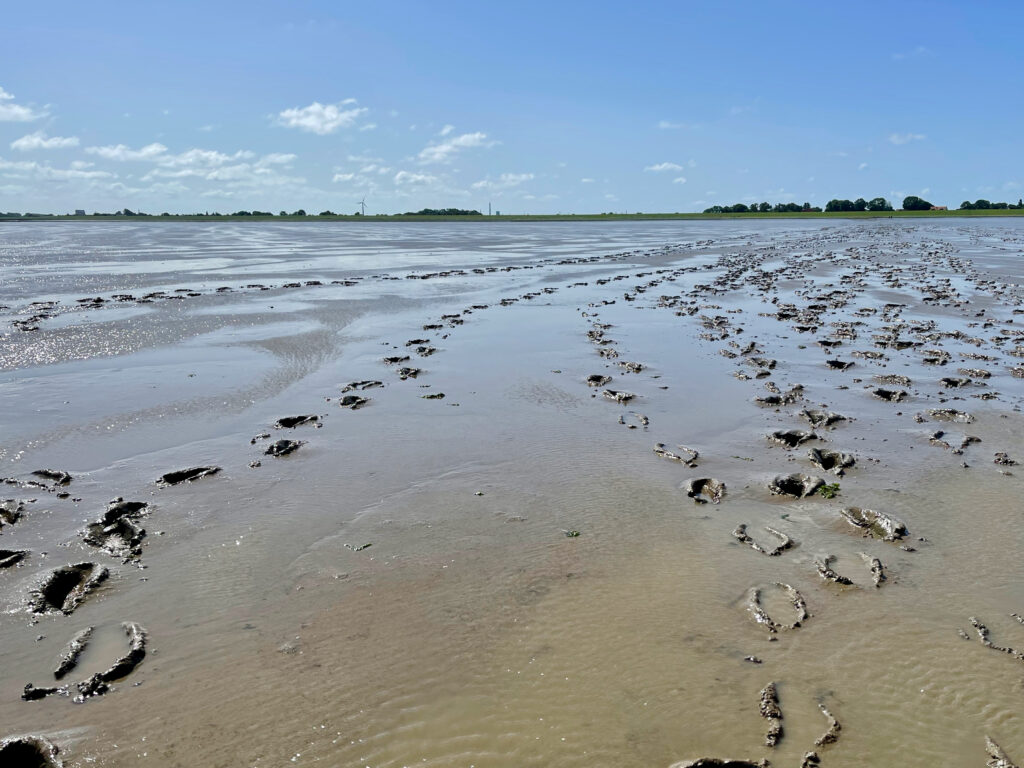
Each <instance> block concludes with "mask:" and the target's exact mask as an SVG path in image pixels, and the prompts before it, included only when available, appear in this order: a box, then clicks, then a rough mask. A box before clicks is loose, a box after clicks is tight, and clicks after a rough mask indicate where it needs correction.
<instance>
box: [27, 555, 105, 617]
mask: <svg viewBox="0 0 1024 768" xmlns="http://www.w3.org/2000/svg"><path fill="white" fill-rule="evenodd" d="M108 575H110V572H109V571H108V570H107V569H106V568H104V567H103V566H101V565H97V564H96V563H76V564H74V565H66V566H63V567H62V568H57V569H55V570H53V571H51V572H50V573H49V575H47V576H46V577H45V578H44V579H43V581H42V582H41V583H40V584H39V586H38V587H36V588H35V589H34V590H33V591H32V593H31V595H30V596H29V602H28V607H29V608H30V609H31V610H32V612H33V613H64V614H68V613H71V612H72V611H74V610H75V608H77V607H78V606H79V604H81V602H82V601H83V600H85V598H86V597H87V596H88V595H89V593H90V592H92V591H93V590H94V589H96V587H98V586H99V585H100V584H101V583H103V581H104V580H105V579H106V578H107V576H108Z"/></svg>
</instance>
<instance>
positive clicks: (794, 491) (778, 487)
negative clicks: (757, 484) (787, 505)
mask: <svg viewBox="0 0 1024 768" xmlns="http://www.w3.org/2000/svg"><path fill="white" fill-rule="evenodd" d="M823 485H825V481H824V480H823V479H822V478H820V477H814V476H812V475H804V474H801V473H799V472H794V473H793V474H791V475H778V476H776V477H775V478H774V479H773V480H772V481H771V482H770V483H769V484H768V490H769V491H771V492H772V493H773V494H774V495H776V496H792V497H794V498H797V499H802V498H804V497H805V496H813V495H814V494H815V493H817V492H818V489H819V488H821V487H822V486H823Z"/></svg>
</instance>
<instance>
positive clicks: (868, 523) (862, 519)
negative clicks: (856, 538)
mask: <svg viewBox="0 0 1024 768" xmlns="http://www.w3.org/2000/svg"><path fill="white" fill-rule="evenodd" d="M839 514H840V515H842V516H843V518H844V519H845V520H846V521H847V522H848V523H849V524H850V525H852V526H854V527H855V528H860V529H861V530H862V531H864V535H865V536H870V537H872V538H875V539H881V540H882V541H899V540H901V539H903V537H904V536H909V535H910V532H909V531H908V530H907V526H906V525H904V524H903V522H902V521H900V520H897V519H896V518H895V517H892V516H891V515H887V514H885V513H884V512H876V511H875V510H873V509H861V508H860V507H847V508H845V509H841V510H839Z"/></svg>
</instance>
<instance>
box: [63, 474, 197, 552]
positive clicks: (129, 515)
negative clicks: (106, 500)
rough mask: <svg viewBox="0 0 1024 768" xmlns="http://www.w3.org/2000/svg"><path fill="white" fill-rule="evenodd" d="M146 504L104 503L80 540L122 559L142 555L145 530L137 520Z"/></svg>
mask: <svg viewBox="0 0 1024 768" xmlns="http://www.w3.org/2000/svg"><path fill="white" fill-rule="evenodd" d="M186 471H187V470H186ZM148 506H149V505H148V504H146V502H144V501H125V500H124V499H122V498H117V499H114V500H113V501H112V502H110V504H108V505H107V511H106V512H104V513H103V517H102V518H100V519H99V520H98V521H97V522H95V523H90V524H89V525H88V526H87V527H86V529H85V534H84V535H83V537H82V539H83V541H85V543H86V544H91V545H92V546H94V547H98V548H99V549H102V550H103V551H105V552H107V553H109V554H111V555H113V556H114V557H120V558H122V559H123V560H124V561H125V562H128V561H129V560H133V559H138V558H139V557H140V556H141V555H142V540H143V539H144V538H145V537H146V531H145V529H143V528H142V527H141V526H139V524H138V521H139V518H141V517H142V515H143V514H144V513H145V511H146V510H147V509H148Z"/></svg>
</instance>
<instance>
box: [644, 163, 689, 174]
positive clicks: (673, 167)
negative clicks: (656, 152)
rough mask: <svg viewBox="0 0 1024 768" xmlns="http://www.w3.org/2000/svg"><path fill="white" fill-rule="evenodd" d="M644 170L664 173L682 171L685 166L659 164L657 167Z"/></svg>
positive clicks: (651, 166) (650, 166)
mask: <svg viewBox="0 0 1024 768" xmlns="http://www.w3.org/2000/svg"><path fill="white" fill-rule="evenodd" d="M644 170H645V171H653V172H654V173H662V172H663V171H681V170H683V166H681V165H678V164H676V163H658V164H657V165H648V166H647V167H646V168H644Z"/></svg>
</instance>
